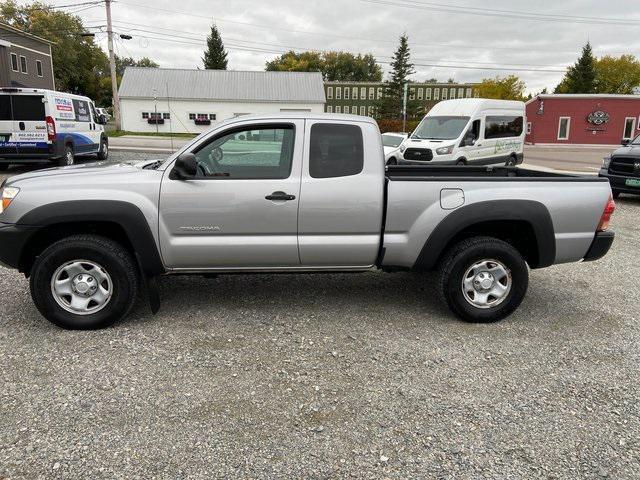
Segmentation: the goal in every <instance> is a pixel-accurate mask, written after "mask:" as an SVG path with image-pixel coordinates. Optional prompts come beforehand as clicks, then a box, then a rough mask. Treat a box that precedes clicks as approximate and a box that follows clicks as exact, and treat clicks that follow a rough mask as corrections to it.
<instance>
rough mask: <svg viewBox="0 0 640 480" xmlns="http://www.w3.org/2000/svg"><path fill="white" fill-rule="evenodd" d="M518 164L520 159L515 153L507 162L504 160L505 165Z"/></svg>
mask: <svg viewBox="0 0 640 480" xmlns="http://www.w3.org/2000/svg"><path fill="white" fill-rule="evenodd" d="M517 164H518V159H517V157H516V156H515V155H511V156H510V157H509V158H508V159H507V161H506V162H504V166H505V167H515V166H516V165H517Z"/></svg>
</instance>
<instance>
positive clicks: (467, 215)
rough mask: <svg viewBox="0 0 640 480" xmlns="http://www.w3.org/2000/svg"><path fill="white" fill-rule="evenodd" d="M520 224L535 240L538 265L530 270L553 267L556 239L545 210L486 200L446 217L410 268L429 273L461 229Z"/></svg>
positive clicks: (531, 202)
mask: <svg viewBox="0 0 640 480" xmlns="http://www.w3.org/2000/svg"><path fill="white" fill-rule="evenodd" d="M501 220H502V221H514V220H516V221H522V222H526V223H528V224H529V225H531V227H532V229H533V232H534V234H535V237H536V244H537V254H538V261H537V263H536V264H535V265H531V267H532V268H541V267H548V266H549V265H553V263H554V261H555V257H556V239H555V233H554V229H553V221H552V219H551V215H550V213H549V210H548V209H547V207H546V206H545V205H544V204H542V203H540V202H536V201H534V200H489V201H485V202H477V203H472V204H469V205H464V206H462V207H460V208H458V209H456V210H454V211H453V212H451V213H450V214H449V215H447V216H446V217H445V218H444V219H443V220H442V221H441V222H440V223H439V224H438V226H436V228H435V229H434V230H433V232H431V235H429V238H428V239H427V241H426V242H425V244H424V246H423V247H422V250H421V251H420V254H419V255H418V259H417V260H416V262H415V264H414V266H413V268H414V269H416V270H430V269H432V268H433V267H435V266H436V263H437V262H438V260H439V259H440V256H441V255H442V253H443V252H444V251H445V249H446V248H447V247H448V246H449V242H450V241H451V239H452V238H454V237H455V236H456V235H457V234H459V233H460V232H462V231H463V230H464V229H466V228H469V227H472V226H473V225H477V224H482V223H485V222H489V221H501Z"/></svg>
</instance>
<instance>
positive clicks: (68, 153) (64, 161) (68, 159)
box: [58, 145, 75, 167]
mask: <svg viewBox="0 0 640 480" xmlns="http://www.w3.org/2000/svg"><path fill="white" fill-rule="evenodd" d="M74 162H75V154H74V153H73V147H72V146H71V145H65V147H64V154H63V155H62V157H61V158H60V160H58V165H60V166H61V167H66V166H69V165H73V164H74Z"/></svg>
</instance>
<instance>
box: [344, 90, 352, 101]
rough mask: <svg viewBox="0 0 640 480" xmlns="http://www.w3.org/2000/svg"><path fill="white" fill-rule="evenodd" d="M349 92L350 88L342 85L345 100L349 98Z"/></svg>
mask: <svg viewBox="0 0 640 480" xmlns="http://www.w3.org/2000/svg"><path fill="white" fill-rule="evenodd" d="M349 92H351V89H350V88H349V87H344V99H345V100H349Z"/></svg>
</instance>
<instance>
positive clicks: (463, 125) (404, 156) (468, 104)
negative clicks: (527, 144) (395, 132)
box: [398, 98, 525, 165]
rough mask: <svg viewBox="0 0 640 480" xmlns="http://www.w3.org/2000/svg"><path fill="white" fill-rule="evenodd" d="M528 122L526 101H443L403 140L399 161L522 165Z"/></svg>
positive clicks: (466, 99) (477, 99)
mask: <svg viewBox="0 0 640 480" xmlns="http://www.w3.org/2000/svg"><path fill="white" fill-rule="evenodd" d="M524 124H525V105H524V103H523V102H515V101H509V100H487V99H483V98H461V99H457V100H446V101H443V102H439V103H437V104H436V105H435V106H434V107H433V108H432V109H431V110H430V111H429V113H427V115H426V116H425V117H424V118H423V119H422V121H421V122H420V124H419V125H418V126H417V127H416V129H415V130H414V131H413V133H412V134H411V136H410V137H409V138H408V139H407V140H406V141H405V142H404V143H403V144H402V147H401V148H400V152H401V156H400V158H398V164H403V165H407V164H413V165H424V164H425V163H427V162H429V163H438V164H453V165H495V164H503V165H517V164H519V163H522V159H523V150H524V136H525V131H524V128H523V126H524Z"/></svg>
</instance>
